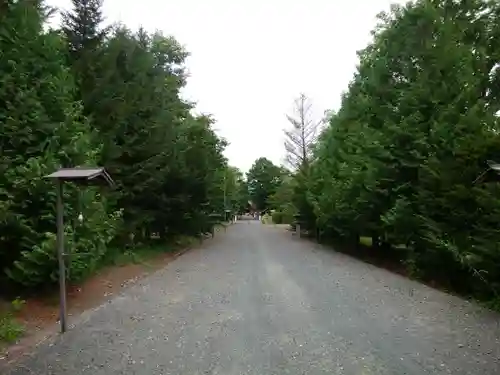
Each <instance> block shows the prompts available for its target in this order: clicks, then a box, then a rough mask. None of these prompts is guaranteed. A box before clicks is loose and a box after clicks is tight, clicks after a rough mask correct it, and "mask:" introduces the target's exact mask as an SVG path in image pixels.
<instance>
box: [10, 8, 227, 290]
mask: <svg viewBox="0 0 500 375" xmlns="http://www.w3.org/2000/svg"><path fill="white" fill-rule="evenodd" d="M101 5H102V4H101V1H100V0H73V9H72V10H71V11H70V12H68V13H64V14H63V17H62V24H61V25H60V27H59V28H56V29H49V28H48V27H47V21H48V19H49V17H50V16H51V15H52V14H53V12H54V9H49V8H48V7H47V6H45V4H44V3H43V1H28V0H25V1H24V0H17V1H15V0H6V1H2V3H1V5H0V124H1V127H2V131H1V133H0V145H1V149H0V157H1V163H0V168H1V171H0V233H1V235H0V269H1V271H2V273H1V275H2V276H1V277H0V283H1V288H0V289H1V291H2V292H6V290H7V288H11V287H19V286H23V287H27V288H31V289H33V288H39V287H42V286H46V285H48V284H51V283H53V282H54V281H55V280H57V261H56V246H55V228H56V223H55V217H54V216H55V189H54V185H53V183H52V182H51V181H48V180H47V179H45V178H44V176H46V175H48V174H50V173H52V172H53V171H55V170H56V169H58V168H60V167H75V166H95V165H100V166H104V167H105V168H106V169H107V170H108V172H109V173H110V175H111V176H112V178H113V179H114V181H115V182H116V183H117V187H116V188H115V189H113V190H105V191H103V190H101V189H98V188H85V189H78V188H75V187H73V186H71V185H70V184H67V186H66V190H65V197H64V200H65V202H66V205H65V223H66V225H65V231H66V249H67V252H68V253H69V254H70V256H69V257H68V258H67V261H68V264H69V270H70V273H69V275H70V276H69V277H70V279H71V280H73V281H76V280H79V279H81V278H83V277H85V276H86V275H88V274H90V273H91V272H93V271H94V270H95V269H96V268H98V267H99V266H100V264H102V262H103V261H104V260H105V259H106V258H107V257H109V256H112V255H113V254H114V253H115V252H116V251H117V250H116V249H119V250H118V251H125V249H129V250H128V251H130V249H132V250H131V251H133V248H134V247H135V246H138V245H140V244H144V243H147V242H149V241H150V239H151V237H152V235H153V234H154V237H155V238H159V239H160V240H166V239H168V238H170V237H172V236H175V235H178V234H184V235H195V234H197V233H199V232H200V231H203V230H205V229H206V227H207V225H209V224H210V223H209V222H210V221H211V220H213V217H211V216H210V214H212V213H214V212H217V213H219V214H221V215H222V212H223V210H224V190H225V189H224V184H225V183H226V178H225V176H226V174H227V173H226V172H225V171H226V170H227V169H228V168H229V167H228V166H227V161H226V160H225V158H224V157H223V154H222V153H223V150H224V147H225V146H226V143H225V141H224V140H223V139H221V138H219V137H218V136H217V135H216V134H215V133H214V131H213V128H212V124H213V119H212V118H210V117H209V116H197V115H193V114H192V111H191V110H192V108H193V106H194V105H193V104H192V103H188V102H186V101H185V100H183V99H181V97H180V95H179V93H180V90H181V89H182V87H183V86H184V85H185V83H186V72H185V66H184V64H185V59H186V57H187V56H188V53H187V52H186V50H185V49H184V47H182V46H181V45H180V44H179V43H178V42H177V41H176V40H175V39H174V38H172V37H167V36H164V35H162V34H160V33H153V34H151V33H147V32H146V31H144V30H139V31H138V32H133V31H131V30H129V29H127V28H126V27H124V26H120V25H118V26H112V27H108V28H105V27H103V18H102V14H101ZM231 171H233V172H234V170H233V169H231ZM231 173H232V172H231ZM234 173H236V172H234ZM234 173H233V175H234ZM80 213H81V214H82V215H83V218H84V219H83V221H82V222H80V221H78V220H77V218H78V216H79V214H80Z"/></svg>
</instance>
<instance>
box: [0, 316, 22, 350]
mask: <svg viewBox="0 0 500 375" xmlns="http://www.w3.org/2000/svg"><path fill="white" fill-rule="evenodd" d="M23 333H24V327H23V326H22V325H21V324H19V323H18V322H16V320H15V319H14V318H13V317H12V315H11V314H5V313H3V314H2V313H0V343H1V342H2V341H3V342H6V343H11V342H14V341H16V340H17V339H18V338H19V337H20V336H21V335H22V334H23Z"/></svg>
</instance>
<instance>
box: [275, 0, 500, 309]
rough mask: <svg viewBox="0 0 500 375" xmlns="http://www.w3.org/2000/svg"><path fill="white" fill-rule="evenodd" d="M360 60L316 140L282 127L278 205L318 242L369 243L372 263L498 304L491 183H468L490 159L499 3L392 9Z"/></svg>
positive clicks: (449, 1)
mask: <svg viewBox="0 0 500 375" xmlns="http://www.w3.org/2000/svg"><path fill="white" fill-rule="evenodd" d="M358 55H359V65H358V67H357V71H356V74H355V76H354V78H353V79H352V81H351V83H350V85H349V87H348V89H347V91H346V92H345V93H344V94H343V97H342V103H341V106H340V108H339V109H338V110H337V111H335V112H330V113H328V118H327V124H326V126H325V127H324V128H323V130H322V131H321V132H318V133H319V134H318V135H317V136H314V133H315V131H314V130H315V129H316V128H315V127H316V126H317V124H315V123H313V122H311V121H309V122H308V121H298V122H297V121H295V122H293V121H292V124H293V125H294V126H293V127H292V131H294V133H293V132H292V134H290V137H289V138H288V141H293V142H292V143H293V144H292V146H293V147H290V142H288V147H287V151H288V153H289V154H290V155H291V156H296V155H303V157H302V158H300V159H297V158H296V157H293V158H292V159H293V160H294V161H295V165H294V166H293V167H294V168H293V170H294V173H293V178H292V180H291V182H288V183H287V184H286V185H287V186H285V187H281V188H280V190H281V195H282V196H284V197H286V196H288V197H291V198H290V199H291V201H293V202H294V204H293V210H292V212H293V214H296V213H299V215H300V216H299V219H298V220H299V221H300V222H301V223H302V225H303V226H304V227H306V228H307V229H308V230H309V232H311V233H314V234H315V235H317V236H319V237H320V238H321V240H323V241H331V240H335V241H341V242H344V243H347V244H349V243H350V244H352V245H357V244H358V243H359V240H360V238H364V239H366V238H369V239H370V241H369V243H371V250H370V251H371V253H372V255H375V256H377V257H379V258H387V259H389V258H392V259H394V258H395V259H397V260H398V261H400V262H402V263H403V264H404V265H405V267H406V269H407V270H408V271H409V272H410V273H411V274H413V275H415V276H416V277H421V278H425V279H432V280H437V281H439V282H440V283H441V284H443V285H445V286H447V287H449V288H450V289H454V290H456V291H459V292H461V293H463V294H466V295H474V296H476V297H477V298H481V299H486V300H490V301H496V303H499V301H500V298H499V295H498V293H500V231H499V229H498V225H499V223H500V185H498V183H493V182H490V183H488V182H487V181H486V180H484V179H481V178H479V179H478V177H479V176H481V175H482V174H483V172H484V171H485V170H486V169H487V168H488V164H487V161H488V160H494V161H495V160H496V161H500V136H499V129H500V128H499V125H500V122H499V117H498V113H499V110H500V101H499V99H500V64H499V62H500V3H499V2H498V1H496V0H493V1H489V0H470V1H456V0H419V1H415V2H411V3H409V4H408V5H406V6H393V7H392V8H391V11H390V12H388V13H384V14H381V15H380V16H379V24H378V26H377V28H376V29H375V30H374V31H373V41H372V43H371V44H370V45H368V46H367V47H366V48H364V49H363V50H362V51H359V53H358ZM306 109H307V108H306ZM298 110H299V113H302V115H303V116H302V117H301V118H302V120H303V119H304V118H307V113H306V111H305V110H304V106H302V110H301V107H300V103H299V106H298ZM301 133H302V134H312V135H313V136H311V137H310V138H309V139H306V140H303V141H301V140H300V139H299V138H300V137H297V135H300V134H301ZM297 150H299V151H301V152H298V153H297ZM290 199H288V200H290ZM286 201H287V199H285V200H283V199H282V200H281V201H279V202H281V203H279V202H278V203H279V204H278V205H275V208H276V209H277V210H279V207H280V206H279V205H280V204H281V205H282V204H283V202H286Z"/></svg>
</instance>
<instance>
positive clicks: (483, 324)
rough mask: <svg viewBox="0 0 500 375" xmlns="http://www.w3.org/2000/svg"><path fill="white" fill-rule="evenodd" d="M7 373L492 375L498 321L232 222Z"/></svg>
mask: <svg viewBox="0 0 500 375" xmlns="http://www.w3.org/2000/svg"><path fill="white" fill-rule="evenodd" d="M74 323H75V326H74V327H72V328H71V330H70V331H69V332H68V333H66V334H65V335H64V336H61V337H59V338H57V339H56V340H55V341H53V342H52V343H45V344H43V345H42V346H40V347H39V348H38V349H37V351H36V353H34V354H33V356H31V357H28V358H26V359H25V360H24V361H23V363H22V364H19V365H18V366H17V367H16V368H13V369H11V370H12V371H11V372H10V375H25V374H26V375H28V374H30V375H31V374H47V375H51V374H54V375H63V374H64V375H77V374H92V375H104V374H106V375H114V374H127V375H134V374H137V375H155V374H158V375H159V374H163V375H166V374H172V375H174V374H175V375H184V374H185V375H197V374H203V375H207V374H220V375H222V374H230V375H239V374H254V375H268V374H293V375H299V374H300V375H303V374H310V375H316V374H329V375H331V374H352V375H368V374H370V375H371V374H384V375H387V374H391V375H403V374H411V375H417V374H418V375H421V374H453V375H461V374H464V375H465V374H467V375H474V374H491V375H494V374H500V362H499V361H500V325H499V323H500V316H499V315H498V314H495V313H492V312H489V311H487V310H484V309H482V308H479V307H478V306H476V305H475V304H473V303H469V302H466V301H463V300H461V299H459V298H457V297H453V296H450V295H447V294H445V293H442V292H439V291H436V290H433V289H431V288H429V287H426V286H424V285H421V284H418V283H416V282H413V281H410V280H407V279H405V278H403V277H401V276H399V275H395V274H392V273H390V272H388V271H385V270H382V269H378V268H376V267H374V266H372V265H369V264H365V263H362V262H360V261H357V260H355V259H352V258H350V257H348V256H345V255H342V254H338V253H335V252H334V251H332V250H330V249H327V248H324V247H322V246H320V245H316V244H313V243H311V242H308V241H306V240H303V239H298V238H296V237H295V236H292V235H291V234H290V233H289V232H287V231H285V230H284V229H283V228H278V227H273V226H265V225H262V224H260V223H259V222H256V221H251V222H245V221H240V222H237V223H236V224H234V225H233V226H231V227H230V228H229V229H228V230H227V233H219V234H217V235H216V237H215V238H214V239H213V240H210V241H208V242H207V243H206V244H205V245H204V247H202V248H200V249H198V250H193V251H191V252H188V253H186V254H185V255H183V256H182V257H180V258H178V259H177V260H175V261H174V262H172V263H170V264H169V265H168V266H167V267H165V268H164V269H163V270H161V271H159V272H157V273H155V274H153V275H152V276H150V277H148V278H146V279H144V280H143V281H142V282H141V283H139V284H138V285H136V286H134V287H132V288H130V289H128V290H127V291H126V292H124V293H123V294H122V295H120V296H118V297H116V298H115V299H113V300H112V301H111V302H109V303H106V304H104V305H102V306H100V307H99V308H97V309H94V310H92V311H88V312H86V313H84V314H83V315H82V316H81V317H80V318H79V319H78V321H75V322H74Z"/></svg>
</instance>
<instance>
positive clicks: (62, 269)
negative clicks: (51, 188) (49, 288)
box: [45, 167, 115, 333]
mask: <svg viewBox="0 0 500 375" xmlns="http://www.w3.org/2000/svg"><path fill="white" fill-rule="evenodd" d="M45 177H46V178H50V179H53V180H55V181H56V195H57V201H56V218H57V220H56V223H57V239H56V242H57V259H58V263H59V321H60V324H61V333H64V332H66V330H67V312H66V263H65V256H66V254H65V253H64V221H63V218H64V206H63V184H64V182H72V183H75V184H78V185H82V186H92V185H97V186H111V187H113V186H114V185H115V183H114V181H113V180H112V179H111V177H110V176H109V174H108V173H107V172H106V170H105V169H104V168H103V167H94V168H85V167H76V168H61V169H58V170H57V171H55V172H53V173H51V174H49V175H48V176H45Z"/></svg>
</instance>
